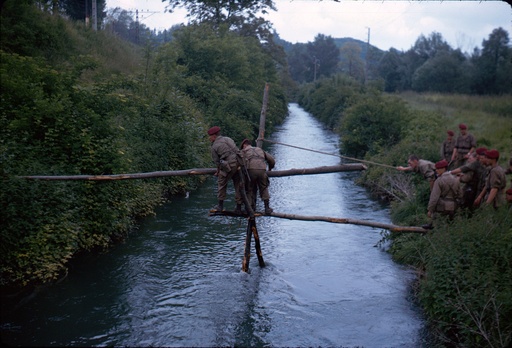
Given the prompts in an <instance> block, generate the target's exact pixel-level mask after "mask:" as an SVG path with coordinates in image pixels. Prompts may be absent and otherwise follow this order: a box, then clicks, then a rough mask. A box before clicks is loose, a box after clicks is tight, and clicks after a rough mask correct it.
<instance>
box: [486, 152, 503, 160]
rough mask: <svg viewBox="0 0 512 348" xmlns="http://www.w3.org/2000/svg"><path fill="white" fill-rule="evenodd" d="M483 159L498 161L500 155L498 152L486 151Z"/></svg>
mask: <svg viewBox="0 0 512 348" xmlns="http://www.w3.org/2000/svg"><path fill="white" fill-rule="evenodd" d="M485 157H487V158H490V159H498V158H500V153H499V152H498V150H488V151H485Z"/></svg>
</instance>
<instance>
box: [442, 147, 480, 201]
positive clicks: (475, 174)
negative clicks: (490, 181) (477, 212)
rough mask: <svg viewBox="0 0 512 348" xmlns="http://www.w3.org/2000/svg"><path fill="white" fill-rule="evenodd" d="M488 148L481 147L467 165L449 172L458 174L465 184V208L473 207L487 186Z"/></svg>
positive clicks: (472, 155)
mask: <svg viewBox="0 0 512 348" xmlns="http://www.w3.org/2000/svg"><path fill="white" fill-rule="evenodd" d="M486 151H487V148H485V147H479V148H478V149H476V150H475V152H474V153H472V154H471V155H470V156H469V158H468V161H467V163H466V164H465V165H463V166H461V167H459V168H455V169H453V170H451V171H450V172H449V173H451V174H452V175H456V176H457V177H458V178H459V181H460V182H461V183H463V184H464V187H463V189H462V191H463V199H462V207H463V208H470V209H471V208H473V204H474V202H475V199H476V197H477V195H478V194H479V193H480V192H482V190H483V188H484V186H485V178H486V174H487V167H486V162H485V152H486Z"/></svg>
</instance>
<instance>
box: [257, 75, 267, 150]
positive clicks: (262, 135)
mask: <svg viewBox="0 0 512 348" xmlns="http://www.w3.org/2000/svg"><path fill="white" fill-rule="evenodd" d="M269 87H270V86H269V84H268V82H267V83H265V89H264V90H263V105H262V106H261V114H260V129H259V133H258V139H257V140H256V146H257V147H259V148H261V147H263V139H265V120H266V118H267V104H268V90H269Z"/></svg>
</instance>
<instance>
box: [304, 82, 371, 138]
mask: <svg viewBox="0 0 512 348" xmlns="http://www.w3.org/2000/svg"><path fill="white" fill-rule="evenodd" d="M361 93H362V86H361V85H360V84H359V83H358V82H356V81H355V80H353V79H351V78H349V77H347V76H346V75H342V74H338V75H335V76H332V77H330V78H324V79H320V80H318V81H317V82H314V83H309V84H304V85H302V86H301V88H300V90H299V93H298V96H297V101H298V102H299V104H300V105H301V106H302V107H303V108H304V109H305V110H307V111H308V112H311V113H312V114H313V115H315V117H316V118H318V119H319V120H320V121H322V122H323V123H324V124H325V125H326V126H328V127H329V128H336V127H337V126H338V125H339V121H340V117H341V116H342V115H343V113H344V111H345V110H346V109H347V108H348V107H349V106H350V105H352V103H354V102H355V101H356V99H357V97H358V96H359V95H360V94H361Z"/></svg>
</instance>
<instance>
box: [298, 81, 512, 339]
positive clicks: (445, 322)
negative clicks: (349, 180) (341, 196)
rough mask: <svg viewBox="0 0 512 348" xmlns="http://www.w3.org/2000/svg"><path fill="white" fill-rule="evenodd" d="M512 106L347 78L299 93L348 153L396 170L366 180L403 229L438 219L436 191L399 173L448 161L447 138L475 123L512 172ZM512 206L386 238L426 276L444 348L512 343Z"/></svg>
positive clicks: (429, 312) (380, 169) (427, 308)
mask: <svg viewBox="0 0 512 348" xmlns="http://www.w3.org/2000/svg"><path fill="white" fill-rule="evenodd" d="M511 100H512V98H510V95H504V96H494V97H491V96H468V95H440V94H420V95H418V94H401V95H394V96H389V95H385V94H383V93H381V92H380V91H379V89H378V88H376V86H372V85H369V84H367V85H366V86H365V85H363V84H361V83H359V82H357V81H355V80H354V79H351V78H349V77H347V76H344V75H336V76H333V77H330V78H327V79H321V80H318V81H317V82H315V83H309V84H304V85H303V86H302V88H301V89H300V91H299V93H298V101H299V103H300V104H301V105H302V106H303V107H304V108H305V109H306V110H308V111H309V112H311V113H312V114H313V115H314V116H317V117H318V118H319V119H320V120H321V121H323V122H324V123H326V124H327V125H328V126H330V127H332V128H334V129H335V130H336V131H338V132H339V134H340V143H341V147H340V148H341V152H342V154H343V155H349V156H351V157H358V158H361V159H365V160H368V161H371V162H374V163H381V164H385V165H386V166H380V165H370V166H369V169H368V170H367V171H366V172H365V173H363V175H362V176H361V178H360V179H359V183H360V184H362V185H364V186H366V187H367V188H368V189H369V190H370V191H372V192H373V193H374V194H375V195H376V196H377V197H383V198H386V199H388V200H389V201H390V202H391V215H392V220H393V222H394V223H396V224H398V225H406V226H421V225H423V224H425V223H427V222H428V217H427V204H428V200H429V196H430V188H429V184H428V183H427V181H426V180H424V179H423V178H422V177H421V176H420V175H411V174H404V173H401V172H398V171H397V170H395V169H394V168H393V167H396V166H398V165H405V163H406V161H407V158H408V156H409V155H410V154H416V155H417V156H419V157H420V158H424V159H427V160H430V161H433V162H436V161H438V160H439V159H440V158H439V146H440V144H441V143H442V141H443V140H444V138H445V134H446V131H447V130H448V129H456V126H457V124H459V123H461V122H465V123H467V124H468V125H469V127H470V132H471V133H472V134H473V135H474V136H475V137H476V139H477V144H478V146H486V147H488V148H496V149H498V150H499V151H500V153H501V157H500V161H499V163H500V164H501V165H502V166H503V167H504V168H508V160H509V158H510V157H511V156H512V153H511V150H512V149H511V148H510V146H511V145H510V139H511V138H512V118H511V117H510V116H511V115H512V102H511ZM389 166H391V168H390V167H389ZM508 181H509V182H510V178H509V179H508ZM509 186H510V184H508V185H507V187H509ZM510 209H511V207H510V205H509V206H507V207H503V208H501V209H500V210H494V209H493V208H490V207H487V208H480V209H478V210H477V211H476V212H474V213H471V212H469V211H460V212H459V214H458V215H457V216H456V217H455V219H454V220H453V221H452V222H449V221H445V222H444V223H440V224H439V226H436V228H435V229H434V230H433V231H431V232H428V233H427V234H424V235H418V234H400V233H390V234H387V235H386V236H385V237H384V238H383V240H382V241H381V242H382V243H383V244H385V245H389V252H390V253H391V255H392V256H393V258H394V260H396V261H398V262H400V263H404V264H407V265H410V266H411V267H413V268H414V269H415V270H416V272H417V275H418V280H417V282H416V283H415V284H414V286H413V289H414V293H415V295H416V296H417V298H418V301H419V303H420V304H421V306H422V308H423V310H424V312H425V314H426V316H427V318H428V322H429V324H430V328H431V332H432V333H434V336H435V341H436V343H435V344H436V345H438V346H453V347H508V346H510V344H511V343H512V321H511V320H510V318H512V263H511V260H512V248H511V245H512V244H511V242H512V214H511V213H510ZM388 242H390V243H389V244H388Z"/></svg>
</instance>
